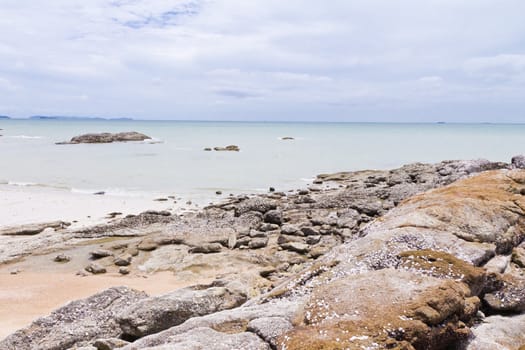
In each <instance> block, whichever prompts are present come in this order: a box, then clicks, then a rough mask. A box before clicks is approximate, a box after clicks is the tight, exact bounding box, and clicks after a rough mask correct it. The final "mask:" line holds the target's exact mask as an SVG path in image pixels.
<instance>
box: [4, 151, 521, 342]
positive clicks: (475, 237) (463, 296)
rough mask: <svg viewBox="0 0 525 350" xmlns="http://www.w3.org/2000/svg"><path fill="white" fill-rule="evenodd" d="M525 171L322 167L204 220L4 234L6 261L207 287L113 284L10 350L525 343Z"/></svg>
mask: <svg viewBox="0 0 525 350" xmlns="http://www.w3.org/2000/svg"><path fill="white" fill-rule="evenodd" d="M524 167H525V158H524V157H522V156H518V157H514V158H513V159H512V162H511V163H501V162H490V161H486V160H474V161H444V162H441V163H437V164H419V163H417V164H410V165H406V166H403V167H401V168H399V169H394V170H389V171H372V170H369V171H358V172H344V173H337V174H326V175H319V176H318V177H317V179H316V180H315V181H314V184H313V185H312V186H310V187H309V188H308V189H301V190H296V191H291V192H286V193H283V192H271V193H268V194H265V195H255V196H237V197H232V198H229V199H228V200H227V201H225V202H222V203H219V204H215V205H210V206H208V207H207V208H205V209H203V210H201V211H199V212H196V213H184V214H179V215H172V214H171V213H170V212H155V211H149V212H144V213H142V214H140V215H137V216H127V217H125V218H122V219H119V218H115V219H113V220H112V221H111V222H110V223H108V224H104V225H98V226H93V227H89V228H84V229H70V228H68V227H67V225H64V224H63V223H60V222H58V223H54V225H53V226H49V225H48V226H46V227H44V228H43V229H42V230H40V228H41V227H37V228H35V227H34V225H33V227H30V229H28V228H27V227H25V228H24V229H21V230H19V231H17V230H16V228H10V229H9V230H7V231H6V230H4V231H5V232H4V231H2V232H3V233H1V232H0V237H1V238H2V246H1V248H0V264H1V265H0V267H5V268H9V269H11V270H12V271H17V269H18V266H20V265H21V264H24V266H30V265H31V262H32V261H42V257H43V256H44V257H45V258H46V259H47V260H46V261H49V265H51V266H53V264H61V265H62V266H66V267H67V266H71V268H70V270H71V273H78V274H80V275H86V277H85V278H92V277H91V276H90V275H91V274H97V273H105V274H115V275H119V274H122V275H129V276H133V275H140V274H152V273H155V272H159V271H170V272H172V273H173V274H174V275H175V276H177V277H178V278H180V279H181V280H184V281H186V282H188V285H191V284H192V283H191V282H192V281H201V280H203V279H209V280H210V281H211V282H210V283H207V284H202V283H195V284H194V285H193V286H190V287H186V288H183V289H178V290H174V291H173V292H170V293H167V294H165V295H161V296H148V295H146V294H145V293H143V292H140V291H136V290H133V289H130V288H127V287H115V288H110V289H107V290H105V291H102V292H100V293H98V294H96V295H93V296H91V297H88V298H87V299H83V300H78V301H74V302H71V303H69V304H67V305H65V306H64V307H62V308H59V309H57V310H55V311H54V312H53V313H51V314H50V315H48V316H46V317H42V318H40V319H38V320H36V321H34V322H33V323H32V324H31V325H29V326H28V327H26V328H23V329H21V330H19V331H17V332H15V333H13V334H12V335H10V336H8V337H7V338H6V339H4V340H3V341H0V349H84V350H88V349H91V350H93V349H117V348H119V349H125V350H130V349H208V348H210V349H211V348H213V349H288V350H289V349H450V348H457V349H468V350H473V349H520V350H521V348H520V346H523V345H525V332H524V330H525V314H524V312H525V276H524V272H525V270H524V267H525V243H523V241H524V238H525V221H524V218H525V170H522V169H523V168H524ZM44 226H45V225H44ZM17 232H19V234H17ZM55 259H56V260H55ZM20 273H24V271H22V272H20ZM154 276H155V275H152V276H151V277H150V278H151V281H152V283H154V279H155V277H154Z"/></svg>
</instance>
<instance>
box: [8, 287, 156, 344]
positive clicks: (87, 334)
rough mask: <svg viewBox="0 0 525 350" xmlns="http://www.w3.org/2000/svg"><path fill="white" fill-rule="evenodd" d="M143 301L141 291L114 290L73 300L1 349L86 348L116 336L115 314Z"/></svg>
mask: <svg viewBox="0 0 525 350" xmlns="http://www.w3.org/2000/svg"><path fill="white" fill-rule="evenodd" d="M144 298H146V294H144V293H142V292H138V291H135V290H132V289H129V288H125V287H117V288H110V289H107V290H105V291H103V292H101V293H98V294H95V295H93V296H91V297H89V298H87V299H83V300H77V301H73V302H71V303H69V304H67V305H65V306H63V307H61V308H60V309H57V310H56V311H53V313H51V315H49V316H46V317H42V318H39V319H38V320H36V321H35V322H33V323H32V324H31V325H30V326H28V327H27V328H23V329H21V330H19V331H17V332H16V333H13V334H12V335H10V336H9V337H7V338H6V339H4V340H3V341H0V349H5V350H25V349H27V350H64V349H68V348H71V347H73V346H87V345H89V344H90V343H91V342H93V341H95V340H96V339H99V338H113V337H119V336H120V334H121V330H120V327H119V325H118V323H117V321H116V317H115V316H116V314H117V312H120V311H121V310H122V309H123V308H126V307H128V306H130V305H133V304H135V303H137V302H138V301H139V300H141V299H144Z"/></svg>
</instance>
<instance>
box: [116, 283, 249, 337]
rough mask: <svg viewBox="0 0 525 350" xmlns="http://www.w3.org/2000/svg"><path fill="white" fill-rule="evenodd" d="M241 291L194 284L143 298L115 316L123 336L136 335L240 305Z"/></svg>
mask: <svg viewBox="0 0 525 350" xmlns="http://www.w3.org/2000/svg"><path fill="white" fill-rule="evenodd" d="M246 299H247V296H246V294H245V293H244V292H242V291H240V290H239V289H237V288H228V287H225V286H214V285H209V286H205V285H198V286H194V287H188V288H183V289H179V290H177V291H175V292H172V293H168V294H164V295H162V296H158V297H151V298H147V299H143V300H141V301H139V302H137V303H135V304H134V305H131V306H129V307H127V308H125V309H123V310H122V311H121V312H120V313H119V314H118V316H117V320H118V323H119V324H120V327H121V328H122V331H123V332H124V334H125V335H128V336H131V337H134V338H139V337H143V336H145V335H149V334H153V333H157V332H160V331H162V330H165V329H168V328H170V327H173V326H177V325H179V324H181V323H183V322H184V321H186V320H188V319H189V318H192V317H197V316H203V315H207V314H210V313H214V312H217V311H221V310H226V309H231V308H234V307H237V306H239V305H241V304H243V303H244V302H245V301H246Z"/></svg>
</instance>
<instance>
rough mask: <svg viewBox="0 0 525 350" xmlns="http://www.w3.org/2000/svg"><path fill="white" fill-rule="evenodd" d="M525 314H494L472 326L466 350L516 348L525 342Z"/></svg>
mask: <svg viewBox="0 0 525 350" xmlns="http://www.w3.org/2000/svg"><path fill="white" fill-rule="evenodd" d="M524 329H525V315H518V316H500V315H494V316H489V317H487V318H485V319H483V322H482V323H481V324H478V325H475V326H474V327H472V334H473V336H472V338H471V340H470V341H469V342H468V344H467V345H466V346H465V347H464V348H465V350H514V349H517V348H518V346H519V345H523V344H525V332H524V331H523V330H524Z"/></svg>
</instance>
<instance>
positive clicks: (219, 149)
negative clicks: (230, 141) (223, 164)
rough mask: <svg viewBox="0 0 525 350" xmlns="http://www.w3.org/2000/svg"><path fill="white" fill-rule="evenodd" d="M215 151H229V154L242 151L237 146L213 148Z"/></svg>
mask: <svg viewBox="0 0 525 350" xmlns="http://www.w3.org/2000/svg"><path fill="white" fill-rule="evenodd" d="M213 150H214V151H229V152H239V151H240V150H241V149H240V148H239V146H237V145H228V146H226V147H213Z"/></svg>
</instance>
